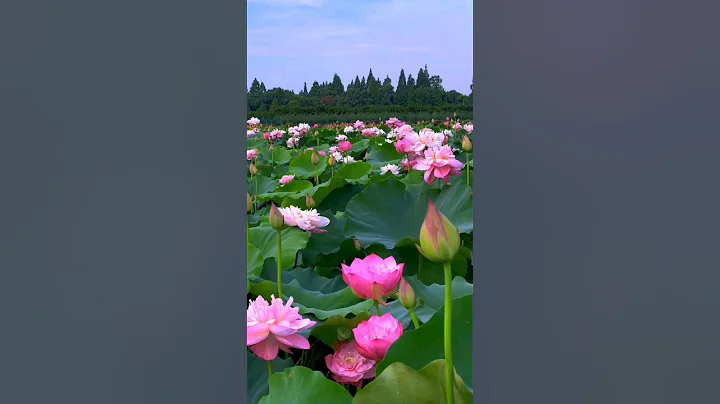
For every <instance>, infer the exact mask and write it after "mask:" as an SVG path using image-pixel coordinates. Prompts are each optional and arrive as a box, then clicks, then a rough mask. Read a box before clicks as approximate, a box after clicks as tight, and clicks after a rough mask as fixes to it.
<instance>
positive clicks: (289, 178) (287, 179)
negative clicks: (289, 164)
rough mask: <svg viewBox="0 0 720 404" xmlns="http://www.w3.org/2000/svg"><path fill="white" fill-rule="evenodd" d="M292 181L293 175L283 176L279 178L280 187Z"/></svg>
mask: <svg viewBox="0 0 720 404" xmlns="http://www.w3.org/2000/svg"><path fill="white" fill-rule="evenodd" d="M293 179H295V176H294V175H283V176H282V178H280V186H283V185H285V184H287V183H288V182H290V181H292V180H293Z"/></svg>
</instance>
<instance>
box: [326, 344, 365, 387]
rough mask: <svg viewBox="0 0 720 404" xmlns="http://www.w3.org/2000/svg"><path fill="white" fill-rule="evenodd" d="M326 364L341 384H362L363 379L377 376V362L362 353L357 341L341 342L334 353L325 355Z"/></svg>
mask: <svg viewBox="0 0 720 404" xmlns="http://www.w3.org/2000/svg"><path fill="white" fill-rule="evenodd" d="M325 365H326V366H327V368H328V369H329V370H330V372H332V377H333V379H335V381H336V382H338V383H340V384H352V385H353V386H361V385H362V380H363V379H372V378H373V377H375V368H376V366H375V365H376V362H375V361H374V360H372V359H367V358H365V357H364V356H362V355H360V353H359V352H358V350H357V342H355V341H345V342H343V343H341V344H340V347H339V348H338V350H337V351H336V352H335V353H334V354H332V355H326V356H325Z"/></svg>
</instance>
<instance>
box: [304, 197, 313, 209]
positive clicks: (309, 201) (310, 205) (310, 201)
mask: <svg viewBox="0 0 720 404" xmlns="http://www.w3.org/2000/svg"><path fill="white" fill-rule="evenodd" d="M305 205H307V207H308V209H315V199H313V197H312V196H310V195H307V196H305Z"/></svg>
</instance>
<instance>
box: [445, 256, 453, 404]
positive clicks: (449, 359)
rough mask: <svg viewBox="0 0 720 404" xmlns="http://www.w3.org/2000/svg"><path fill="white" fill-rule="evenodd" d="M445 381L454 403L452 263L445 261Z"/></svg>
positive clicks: (451, 400) (448, 401)
mask: <svg viewBox="0 0 720 404" xmlns="http://www.w3.org/2000/svg"><path fill="white" fill-rule="evenodd" d="M443 269H444V270H445V336H444V343H445V366H446V367H445V383H446V385H447V404H454V403H455V397H454V395H453V393H454V391H453V390H454V383H453V382H454V379H455V378H454V376H455V368H454V367H453V355H452V264H451V263H450V262H445V263H444V264H443Z"/></svg>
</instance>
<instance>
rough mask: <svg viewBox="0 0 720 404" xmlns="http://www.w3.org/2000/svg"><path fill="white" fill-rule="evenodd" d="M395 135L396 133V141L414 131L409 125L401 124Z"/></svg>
mask: <svg viewBox="0 0 720 404" xmlns="http://www.w3.org/2000/svg"><path fill="white" fill-rule="evenodd" d="M395 133H397V136H398V139H402V138H404V137H405V136H407V135H409V134H411V133H415V129H413V127H412V126H410V125H407V124H403V125H402V126H400V127H399V128H397V129H396V130H395Z"/></svg>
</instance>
